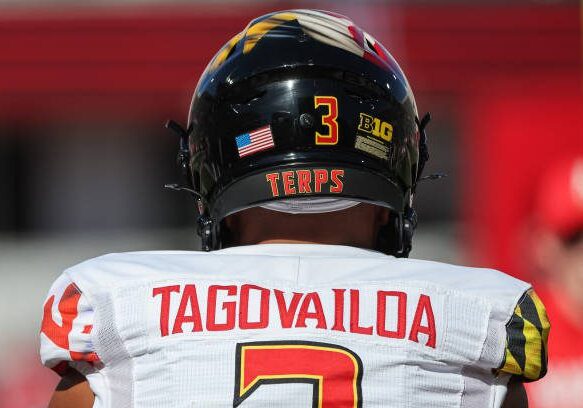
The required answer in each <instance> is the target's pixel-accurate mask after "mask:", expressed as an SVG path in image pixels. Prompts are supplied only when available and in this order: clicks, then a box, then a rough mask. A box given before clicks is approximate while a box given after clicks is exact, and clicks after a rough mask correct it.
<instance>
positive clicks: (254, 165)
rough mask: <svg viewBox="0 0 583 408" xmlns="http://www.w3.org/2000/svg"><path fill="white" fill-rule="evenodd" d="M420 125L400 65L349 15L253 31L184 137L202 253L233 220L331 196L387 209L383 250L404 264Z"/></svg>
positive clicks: (198, 93) (422, 147) (297, 17)
mask: <svg viewBox="0 0 583 408" xmlns="http://www.w3.org/2000/svg"><path fill="white" fill-rule="evenodd" d="M421 122H423V123H421ZM421 122H420V121H419V118H418V114H417V108H416V105H415V100H414V97H413V93H412V91H411V88H410V86H409V83H408V82H407V79H406V77H405V75H404V73H403V71H402V70H401V69H400V67H399V65H398V64H397V62H396V61H395V59H394V58H393V57H392V56H391V55H390V54H389V52H388V51H387V50H386V49H385V48H384V47H383V46H382V45H381V44H380V43H379V42H378V41H376V40H375V39H374V38H373V37H372V36H371V35H369V34H368V33H366V32H365V31H363V30H362V29H361V28H359V27H358V26H357V25H356V24H354V23H353V22H352V21H351V20H350V19H348V18H347V17H344V16H341V15H338V14H335V13H330V12H325V11H317V10H290V11H282V12H275V13H271V14H268V15H265V16H262V17H259V18H257V19H255V20H253V21H251V22H250V23H249V24H248V25H247V27H246V28H245V29H244V30H243V31H242V32H241V33H239V34H237V35H235V36H234V37H233V38H232V39H231V40H230V41H228V42H227V43H226V44H225V45H224V46H223V47H222V48H221V49H220V50H219V52H218V53H217V54H216V55H215V57H214V58H213V59H212V60H211V62H210V63H209V64H208V66H207V68H206V70H205V71H204V73H203V74H202V76H201V78H200V81H199V83H198V85H197V87H196V90H195V92H194V96H193V99H192V104H191V107H190V114H189V118H188V127H187V129H186V131H185V132H184V133H183V134H182V136H183V137H182V140H181V151H180V153H179V162H180V164H181V167H182V168H183V170H184V173H185V175H186V177H187V179H188V182H189V184H190V186H189V188H191V189H192V190H193V191H194V192H195V194H196V196H197V197H198V201H199V202H198V209H199V213H200V218H199V232H200V234H201V236H202V240H203V248H204V249H206V250H211V249H216V248H219V247H220V246H221V234H220V223H221V221H222V220H223V219H224V218H225V217H226V216H228V215H230V214H233V213H235V212H238V211H241V210H244V209H246V208H250V207H254V206H258V205H261V204H264V203H266V202H269V201H272V200H279V199H282V198H299V197H336V198H346V199H350V200H356V201H360V202H367V203H372V204H376V205H380V206H383V207H387V208H390V209H391V210H392V211H391V214H392V218H391V222H390V225H387V226H386V227H384V228H383V233H382V234H381V237H380V240H379V249H380V250H382V251H384V252H386V253H390V254H393V255H397V256H407V254H408V252H409V250H410V248H411V237H412V233H413V229H414V227H415V223H416V222H415V214H414V211H413V209H412V199H413V195H414V192H415V187H416V184H417V182H418V180H419V178H420V175H421V171H422V169H423V166H424V163H425V161H426V160H427V158H428V155H427V148H426V143H425V133H424V131H423V128H424V126H425V122H426V121H421Z"/></svg>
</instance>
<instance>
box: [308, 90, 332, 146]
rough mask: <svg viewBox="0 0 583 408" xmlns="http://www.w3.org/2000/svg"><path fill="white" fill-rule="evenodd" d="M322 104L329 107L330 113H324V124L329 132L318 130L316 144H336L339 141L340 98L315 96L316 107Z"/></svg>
mask: <svg viewBox="0 0 583 408" xmlns="http://www.w3.org/2000/svg"><path fill="white" fill-rule="evenodd" d="M320 106H324V107H326V108H327V109H328V113H326V114H324V115H322V125H324V126H326V127H327V128H328V132H327V133H324V134H321V133H318V132H316V144H317V145H335V144H337V143H338V122H337V121H336V119H338V100H337V99H336V97H335V96H314V107H315V108H316V109H318V108H319V107H320Z"/></svg>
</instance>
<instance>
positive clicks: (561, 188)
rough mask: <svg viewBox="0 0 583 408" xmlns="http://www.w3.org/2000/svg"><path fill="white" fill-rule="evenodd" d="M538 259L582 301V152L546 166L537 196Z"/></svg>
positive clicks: (535, 241)
mask: <svg viewBox="0 0 583 408" xmlns="http://www.w3.org/2000/svg"><path fill="white" fill-rule="evenodd" d="M534 218H535V223H536V233H535V234H533V239H534V242H533V246H534V249H535V258H536V259H535V260H536V261H537V263H538V265H539V266H540V267H541V269H542V271H543V272H545V273H546V277H547V278H548V279H550V280H552V281H553V282H554V283H556V284H558V285H560V286H562V287H563V289H564V291H565V292H571V291H573V294H572V296H573V297H577V298H579V301H580V303H581V305H583V291H581V287H583V156H579V157H572V158H570V159H566V160H562V161H561V162H559V163H556V164H555V165H553V166H551V167H550V168H549V169H547V171H546V174H545V175H544V176H543V177H542V178H541V182H540V185H539V186H538V192H537V197H536V200H535V212H534Z"/></svg>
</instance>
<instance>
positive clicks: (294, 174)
mask: <svg viewBox="0 0 583 408" xmlns="http://www.w3.org/2000/svg"><path fill="white" fill-rule="evenodd" d="M265 180H266V182H267V183H268V186H269V188H270V189H271V195H272V196H273V197H280V196H294V195H298V194H318V193H333V194H339V193H342V191H343V190H344V170H342V169H302V170H295V171H294V170H288V171H275V172H272V173H267V174H266V175H265Z"/></svg>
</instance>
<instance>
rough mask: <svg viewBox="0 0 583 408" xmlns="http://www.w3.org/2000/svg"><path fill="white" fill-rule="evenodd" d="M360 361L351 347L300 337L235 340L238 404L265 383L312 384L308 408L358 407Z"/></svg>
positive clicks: (236, 404) (236, 396)
mask: <svg viewBox="0 0 583 408" xmlns="http://www.w3.org/2000/svg"><path fill="white" fill-rule="evenodd" d="M361 382H362V361H361V360H360V358H359V357H358V355H357V354H355V353H354V352H352V351H351V350H349V349H347V348H344V347H341V346H338V345H335V344H326V343H316V342H304V341H277V342H257V343H239V344H237V354H236V371H235V397H234V399H233V407H237V406H239V405H240V404H241V403H242V402H243V401H244V400H245V399H246V398H248V397H249V396H250V395H251V394H252V393H253V392H254V391H255V390H256V389H257V388H259V387H260V386H262V385H268V384H285V383H308V384H312V385H313V393H312V408H360V407H362V389H361Z"/></svg>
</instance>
